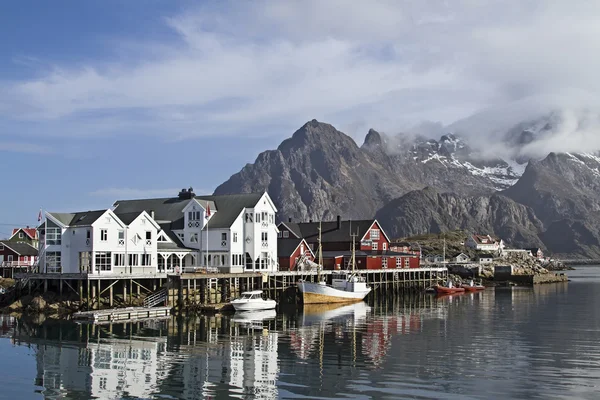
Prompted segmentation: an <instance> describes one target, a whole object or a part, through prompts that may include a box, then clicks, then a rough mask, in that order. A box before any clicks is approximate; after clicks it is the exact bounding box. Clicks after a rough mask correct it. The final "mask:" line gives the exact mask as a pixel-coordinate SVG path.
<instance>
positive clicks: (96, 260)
mask: <svg viewBox="0 0 600 400" xmlns="http://www.w3.org/2000/svg"><path fill="white" fill-rule="evenodd" d="M276 212H277V209H276V208H275V206H274V204H273V202H272V201H271V199H270V197H269V195H268V194H267V193H266V192H265V193H252V194H236V195H222V196H196V195H195V194H194V193H193V191H192V189H191V188H190V189H189V190H186V189H183V190H182V191H181V192H180V193H179V195H178V196H177V197H173V198H160V199H141V200H120V201H117V202H115V203H114V204H113V208H112V209H107V210H97V211H87V212H78V213H52V212H46V213H45V219H44V222H43V223H42V225H40V227H38V229H39V231H40V246H39V251H40V256H39V258H40V263H39V271H40V272H41V273H85V274H102V275H138V276H141V275H143V276H154V275H166V274H168V273H181V272H183V271H185V270H186V269H188V270H190V269H191V270H196V269H199V268H209V269H213V270H219V271H220V272H243V271H265V272H267V271H275V270H277V268H278V263H277V232H278V231H277V227H276V225H275V213H276Z"/></svg>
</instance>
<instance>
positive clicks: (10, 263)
mask: <svg viewBox="0 0 600 400" xmlns="http://www.w3.org/2000/svg"><path fill="white" fill-rule="evenodd" d="M33 265H34V263H33V262H32V261H3V262H0V267H4V268H9V267H12V268H25V267H32V266H33Z"/></svg>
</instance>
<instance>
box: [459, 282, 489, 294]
mask: <svg viewBox="0 0 600 400" xmlns="http://www.w3.org/2000/svg"><path fill="white" fill-rule="evenodd" d="M461 288H463V289H465V291H467V292H479V291H480V290H484V289H485V286H483V285H472V286H471V285H466V284H463V285H461Z"/></svg>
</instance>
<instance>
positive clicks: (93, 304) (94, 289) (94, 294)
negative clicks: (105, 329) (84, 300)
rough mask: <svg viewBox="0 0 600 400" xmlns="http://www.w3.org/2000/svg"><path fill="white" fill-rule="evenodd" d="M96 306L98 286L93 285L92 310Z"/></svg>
mask: <svg viewBox="0 0 600 400" xmlns="http://www.w3.org/2000/svg"><path fill="white" fill-rule="evenodd" d="M95 304H96V285H94V284H92V310H93V309H94V306H95Z"/></svg>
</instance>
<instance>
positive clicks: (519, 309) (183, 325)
mask: <svg viewBox="0 0 600 400" xmlns="http://www.w3.org/2000/svg"><path fill="white" fill-rule="evenodd" d="M574 287H575V286H574ZM596 289H597V286H583V285H582V286H579V287H577V289H576V290H573V289H572V288H571V290H568V289H567V286H566V285H562V286H561V285H550V286H545V287H543V286H540V287H535V288H524V289H523V288H498V289H497V290H486V291H484V292H476V293H468V294H463V295H458V296H448V297H436V296H433V295H414V296H407V297H400V298H388V297H382V298H379V299H378V300H377V301H376V302H373V301H372V302H370V303H365V302H360V303H355V304H351V305H326V306H308V307H304V308H302V307H291V308H289V309H284V310H278V311H277V313H275V311H273V310H271V311H268V312H252V313H235V314H233V315H216V316H199V315H187V316H186V315H183V316H176V317H172V318H170V319H168V320H166V321H162V322H161V321H150V322H145V323H124V324H112V325H103V326H95V325H77V324H74V323H70V322H59V321H54V320H38V321H31V320H27V319H25V318H16V319H15V318H14V317H10V316H3V317H0V323H1V326H2V330H1V331H0V333H1V334H2V335H3V336H4V337H10V338H11V340H12V342H13V343H14V344H15V345H17V346H29V348H30V349H31V350H32V355H33V357H34V358H35V363H36V369H37V378H36V381H35V382H32V385H31V387H29V388H28V390H29V392H28V393H33V391H34V390H36V388H37V387H42V388H43V394H44V396H45V397H46V398H65V397H68V398H72V399H88V398H103V399H104V398H144V399H148V398H177V399H180V398H181V399H188V398H211V397H212V398H258V399H270V398H299V397H303V396H304V397H308V398H315V397H322V398H325V397H327V398H343V397H346V398H358V397H363V398H380V397H385V396H388V397H390V398H397V397H411V398H441V397H444V398H447V397H451V396H455V397H456V398H468V397H472V398H475V397H481V395H480V394H481V393H485V394H486V395H487V397H498V398H506V397H519V398H536V397H539V398H544V397H548V393H549V392H548V390H550V389H548V388H552V390H554V391H556V390H559V389H561V390H562V392H561V393H562V395H564V396H566V397H568V395H569V394H573V391H574V390H575V388H577V390H579V392H577V393H578V396H579V397H583V398H585V396H586V393H588V394H589V392H590V390H594V389H593V388H592V389H590V385H593V383H592V382H594V378H597V377H598V369H600V350H599V346H598V344H597V343H598V342H600V334H599V331H598V329H597V324H598V322H597V321H599V320H600V311H598V310H600V307H597V303H598V301H599V300H600V299H598V295H597V293H598V291H597V290H596ZM573 294H576V295H577V296H580V297H573ZM581 299H587V300H588V301H589V303H585V302H582V300H581ZM584 317H585V318H584ZM572 329H574V330H575V331H572ZM594 329H595V330H594ZM541 337H543V340H540V338H541ZM0 340H5V341H6V339H0ZM583 369H585V370H583ZM0 371H1V369H0ZM582 371H585V372H582ZM1 375H2V374H0V376H1ZM563 375H564V376H569V379H570V380H569V381H568V382H567V383H565V382H562V381H560V383H557V382H558V381H557V380H559V379H560V377H561V376H563ZM32 381H33V379H32ZM0 383H2V381H1V378H0ZM551 393H553V392H551ZM582 393H583V395H582ZM0 397H1V396H0ZM23 397H26V396H23Z"/></svg>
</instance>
